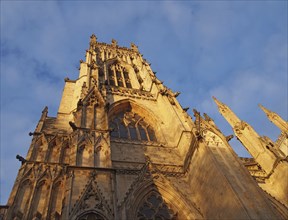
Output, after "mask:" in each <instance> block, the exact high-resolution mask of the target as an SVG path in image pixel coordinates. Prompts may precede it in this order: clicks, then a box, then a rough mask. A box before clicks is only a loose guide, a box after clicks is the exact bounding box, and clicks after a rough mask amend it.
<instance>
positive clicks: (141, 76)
mask: <svg viewBox="0 0 288 220" xmlns="http://www.w3.org/2000/svg"><path fill="white" fill-rule="evenodd" d="M178 95H179V93H178V92H173V91H171V90H170V89H169V88H167V87H166V86H165V85H163V83H162V82H161V81H160V80H159V79H157V77H156V76H155V73H154V72H153V71H152V69H151V67H150V64H149V63H148V62H147V61H146V60H145V59H144V58H143V57H142V55H141V54H140V53H139V51H138V48H137V46H136V45H135V44H131V48H125V47H120V46H118V44H117V41H116V40H112V43H111V44H105V43H100V42H98V41H97V38H96V36H95V35H92V36H91V38H90V44H89V49H88V50H87V51H86V59H85V61H83V60H80V71H79V78H78V79H76V80H70V79H68V78H66V79H65V86H64V90H63V94H62V99H61V102H60V106H59V110H58V114H57V117H50V116H48V108H47V107H46V108H44V110H43V112H42V115H41V117H40V120H39V123H38V125H37V126H36V129H35V131H34V132H33V133H31V135H32V136H33V137H32V141H31V146H30V148H29V150H28V153H27V156H26V158H25V159H24V158H22V159H21V157H19V159H20V160H21V161H22V166H21V168H20V169H19V172H18V176H17V178H16V180H15V184H14V187H13V190H12V192H11V194H10V198H9V200H8V202H7V206H1V207H0V214H1V218H4V219H63V220H66V219H72V220H74V219H75V220H84V219H85V220H87V219H123V220H124V219H181V220H182V219H287V218H288V211H287V210H288V209H287V182H286V181H285V179H286V177H285V173H286V174H287V154H286V156H285V152H284V151H283V149H287V146H286V144H285V143H287V142H285V140H286V139H287V131H282V135H281V136H280V137H281V138H280V137H279V140H278V142H277V143H272V141H271V140H269V138H267V137H265V138H264V137H263V138H262V137H260V136H258V135H257V133H256V132H255V131H254V130H253V129H252V127H251V126H249V125H248V124H247V123H244V122H242V121H241V120H240V119H239V118H237V116H236V115H235V114H234V113H233V112H232V111H231V110H230V109H229V108H228V107H227V106H225V105H224V104H223V103H220V102H219V101H218V100H216V103H217V104H218V106H219V108H220V112H221V114H223V116H224V117H225V118H226V119H227V120H228V122H229V123H230V124H231V125H232V127H233V128H234V130H235V133H236V136H237V137H238V138H239V139H240V141H241V142H242V143H243V144H244V145H245V147H246V148H247V149H248V150H249V151H250V152H251V154H252V156H253V157H254V159H255V160H252V159H243V158H242V159H241V160H240V158H238V156H237V155H236V154H235V153H234V151H233V150H232V148H231V147H230V145H229V143H228V141H229V139H230V138H231V137H225V136H224V135H223V134H222V133H221V131H220V130H219V129H218V128H217V127H216V125H215V123H214V122H213V120H212V119H211V118H210V117H209V116H208V115H206V114H204V115H203V117H202V116H201V115H200V113H199V112H197V111H196V110H194V114H195V115H194V116H195V120H192V118H191V117H190V116H189V115H188V114H187V113H186V111H187V109H185V108H184V109H183V108H182V107H181V105H180V104H179V103H178V101H177V99H176V97H177V96H178ZM274 118H275V117H274ZM276 119H277V122H279V123H280V124H283V122H282V121H281V122H280V119H279V118H278V117H276ZM279 123H278V124H279ZM278 124H277V123H276V125H278ZM280 129H282V127H281V128H280ZM285 132H286V133H285ZM243 161H244V162H243ZM259 164H260V165H259ZM259 186H260V187H261V188H260V187H259Z"/></svg>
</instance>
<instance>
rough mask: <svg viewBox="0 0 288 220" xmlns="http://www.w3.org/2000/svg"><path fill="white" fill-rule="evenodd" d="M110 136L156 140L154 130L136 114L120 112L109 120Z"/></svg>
mask: <svg viewBox="0 0 288 220" xmlns="http://www.w3.org/2000/svg"><path fill="white" fill-rule="evenodd" d="M110 128H111V129H112V131H111V137H114V138H124V139H130V140H138V141H156V136H155V132H154V130H153V129H152V127H151V126H150V125H149V124H148V123H146V122H145V120H144V118H142V117H140V116H139V115H138V114H136V113H134V112H131V111H127V112H125V113H124V112H121V113H119V114H118V115H116V117H114V118H113V119H112V120H111V121H110Z"/></svg>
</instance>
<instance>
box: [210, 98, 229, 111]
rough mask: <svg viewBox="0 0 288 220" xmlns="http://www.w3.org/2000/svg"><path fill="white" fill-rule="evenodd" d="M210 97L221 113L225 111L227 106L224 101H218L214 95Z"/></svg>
mask: <svg viewBox="0 0 288 220" xmlns="http://www.w3.org/2000/svg"><path fill="white" fill-rule="evenodd" d="M212 98H213V99H214V102H215V103H216V105H217V106H218V109H219V110H221V112H222V113H224V112H226V110H227V106H226V105H225V104H224V103H222V102H220V101H219V100H218V99H216V97H215V96H212ZM221 112H220V113H221Z"/></svg>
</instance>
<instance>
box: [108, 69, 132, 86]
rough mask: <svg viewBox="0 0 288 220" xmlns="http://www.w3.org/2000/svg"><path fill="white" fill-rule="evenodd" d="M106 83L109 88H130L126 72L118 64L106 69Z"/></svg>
mask: <svg viewBox="0 0 288 220" xmlns="http://www.w3.org/2000/svg"><path fill="white" fill-rule="evenodd" d="M108 82H109V85H111V86H120V87H126V88H132V86H131V81H130V78H129V73H128V71H127V70H126V68H125V67H123V66H121V65H119V64H116V65H111V66H110V67H109V68H108Z"/></svg>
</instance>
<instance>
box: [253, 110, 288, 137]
mask: <svg viewBox="0 0 288 220" xmlns="http://www.w3.org/2000/svg"><path fill="white" fill-rule="evenodd" d="M259 107H260V108H261V109H262V110H263V112H265V114H266V115H267V117H268V119H269V120H270V121H271V122H272V123H273V124H275V125H276V126H277V127H278V128H279V129H280V130H281V131H283V132H286V133H288V122H287V121H285V120H284V119H282V118H281V117H280V116H279V115H278V114H276V113H275V112H272V111H270V110H269V109H267V108H265V107H264V106H263V105H261V104H259Z"/></svg>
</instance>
